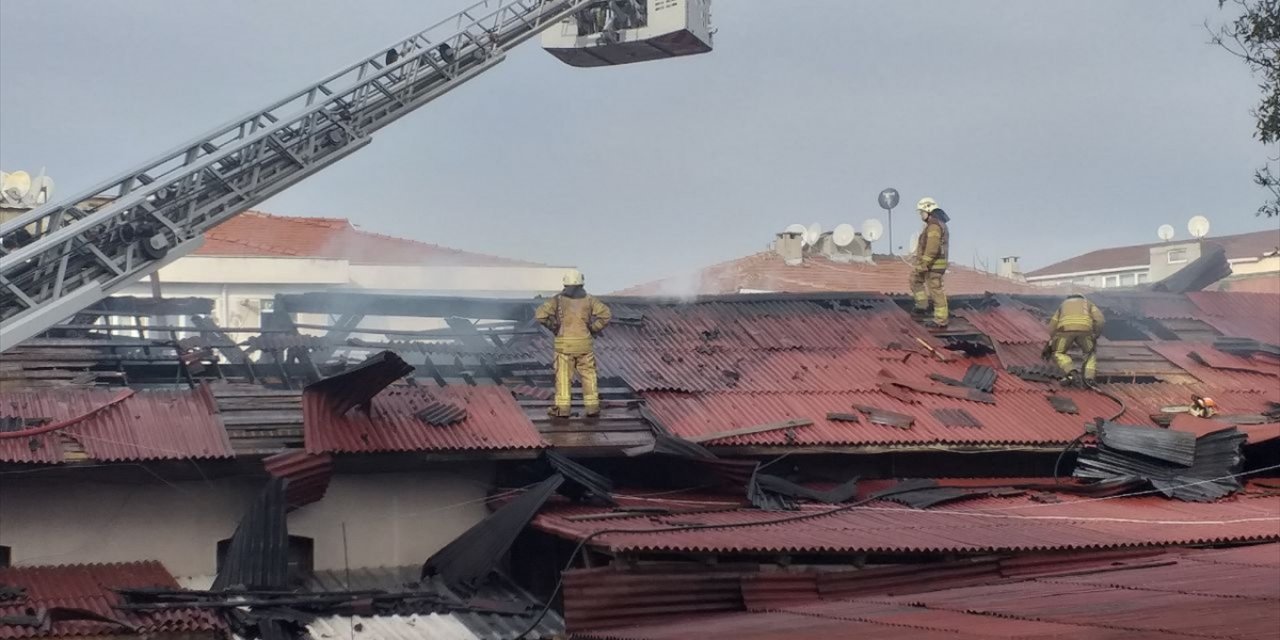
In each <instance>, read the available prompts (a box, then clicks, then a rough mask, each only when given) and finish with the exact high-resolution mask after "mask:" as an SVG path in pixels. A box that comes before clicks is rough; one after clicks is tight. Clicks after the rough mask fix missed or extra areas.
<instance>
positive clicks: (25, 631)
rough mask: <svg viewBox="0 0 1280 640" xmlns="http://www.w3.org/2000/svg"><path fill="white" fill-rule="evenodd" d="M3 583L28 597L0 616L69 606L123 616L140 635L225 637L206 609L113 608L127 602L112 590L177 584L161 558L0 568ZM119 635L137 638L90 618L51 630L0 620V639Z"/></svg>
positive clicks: (5, 607)
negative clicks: (19, 589)
mask: <svg viewBox="0 0 1280 640" xmlns="http://www.w3.org/2000/svg"><path fill="white" fill-rule="evenodd" d="M0 585H5V586H12V587H21V588H23V589H25V591H26V596H25V598H23V599H20V600H18V601H16V602H8V603H4V604H0V617H4V616H10V615H24V614H25V610H26V609H28V608H35V609H51V608H54V607H69V608H75V609H86V610H89V611H92V612H93V613H96V614H98V615H101V616H107V617H110V618H115V619H118V620H122V621H124V622H126V623H128V624H129V625H132V626H134V627H136V628H137V629H138V634H139V636H147V637H150V635H151V634H163V633H174V634H179V633H189V634H193V635H191V636H183V637H184V638H185V637H191V638H193V640H194V639H195V638H214V637H218V638H221V637H223V636H222V633H223V630H224V629H225V627H224V625H223V624H222V623H221V622H220V621H219V620H218V619H217V617H216V616H215V615H214V614H213V613H212V612H211V611H208V610H200V609H167V610H164V611H155V612H147V613H138V612H124V611H119V610H117V609H114V608H112V607H113V605H117V604H121V603H122V602H123V600H122V599H121V598H120V596H119V595H117V594H116V593H115V592H113V591H112V589H136V588H143V587H163V588H170V589H177V588H178V583H177V581H175V580H174V579H173V576H171V575H169V572H168V571H165V568H164V567H163V566H162V565H161V564H160V563H159V562H130V563H123V564H94V565H68V566H61V567H10V568H7V569H6V568H0ZM116 634H120V635H121V636H129V637H134V636H133V634H132V633H129V632H128V630H127V627H123V626H121V625H116V624H111V623H106V622H94V621H86V620H68V621H62V622H54V623H53V624H52V626H51V628H50V629H48V630H44V629H39V628H33V627H28V626H22V625H5V624H0V638H68V637H82V636H96V637H101V636H112V637H115V635H116ZM194 634H199V635H194Z"/></svg>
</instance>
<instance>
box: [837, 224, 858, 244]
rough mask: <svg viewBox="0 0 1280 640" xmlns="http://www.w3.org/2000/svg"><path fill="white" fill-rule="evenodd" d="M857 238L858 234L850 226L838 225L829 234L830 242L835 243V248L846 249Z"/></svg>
mask: <svg viewBox="0 0 1280 640" xmlns="http://www.w3.org/2000/svg"><path fill="white" fill-rule="evenodd" d="M856 237H858V232H857V231H856V230H854V228H853V225H851V224H838V225H836V228H835V230H834V231H832V232H831V241H832V242H834V243H836V246H837V247H847V246H849V245H851V244H853V239H854V238H856Z"/></svg>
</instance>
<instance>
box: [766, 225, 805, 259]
mask: <svg viewBox="0 0 1280 640" xmlns="http://www.w3.org/2000/svg"><path fill="white" fill-rule="evenodd" d="M800 235H801V234H799V233H795V232H792V231H783V232H782V233H779V234H778V239H777V240H774V241H773V250H774V251H777V252H778V255H780V256H782V260H783V262H786V263H787V266H790V267H794V266H796V265H799V264H801V263H802V262H804V246H803V244H802V240H801V239H800Z"/></svg>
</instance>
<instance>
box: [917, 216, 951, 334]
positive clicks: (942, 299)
mask: <svg viewBox="0 0 1280 640" xmlns="http://www.w3.org/2000/svg"><path fill="white" fill-rule="evenodd" d="M916 212H917V213H919V214H920V219H921V220H924V231H922V232H921V233H920V239H919V241H918V242H917V243H916V264H915V268H914V269H912V271H911V297H912V298H914V299H915V311H914V313H915V315H916V316H919V317H924V316H925V315H927V314H928V313H929V302H930V301H932V302H933V319H932V320H931V321H929V322H928V323H927V324H928V325H929V326H931V327H937V328H943V327H946V326H947V321H948V319H949V317H950V310H949V309H948V308H947V292H946V290H945V289H944V288H943V286H942V278H943V276H944V275H946V273H947V245H948V244H950V239H951V238H950V234H949V233H948V232H947V220H949V219H950V218H949V217H948V216H947V213H946V212H945V211H943V210H942V209H939V208H938V203H937V202H934V200H933V198H924V199H922V200H920V202H919V203H917V204H916Z"/></svg>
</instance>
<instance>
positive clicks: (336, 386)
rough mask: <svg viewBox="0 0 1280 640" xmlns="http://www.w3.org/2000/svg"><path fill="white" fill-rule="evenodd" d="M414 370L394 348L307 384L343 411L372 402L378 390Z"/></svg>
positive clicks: (307, 388)
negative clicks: (392, 350)
mask: <svg viewBox="0 0 1280 640" xmlns="http://www.w3.org/2000/svg"><path fill="white" fill-rule="evenodd" d="M410 373H413V367H412V366H411V365H410V364H409V363H407V362H405V361H404V360H403V359H401V358H400V356H398V355H396V354H395V353H393V352H391V351H383V352H381V353H376V354H374V355H372V356H369V357H368V358H367V359H365V361H364V362H361V363H360V364H358V365H356V366H354V367H351V368H350V369H347V370H346V371H343V372H342V373H338V374H335V375H332V376H329V377H327V378H322V379H320V380H317V381H315V382H313V383H311V384H309V385H307V387H306V391H307V392H308V393H320V394H324V396H325V397H326V398H327V399H328V402H329V405H330V408H331V409H332V410H333V412H334V413H336V414H338V415H342V414H344V413H346V412H347V411H349V410H351V409H352V408H353V407H356V406H359V405H366V406H367V405H368V404H369V403H370V402H371V401H372V400H373V397H374V396H376V395H378V392H380V391H382V390H383V389H385V388H387V387H388V386H390V385H391V383H393V382H395V381H396V380H399V379H400V378H403V377H405V376H407V375H409V374H410Z"/></svg>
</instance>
